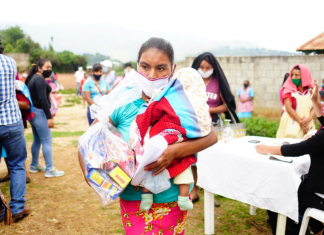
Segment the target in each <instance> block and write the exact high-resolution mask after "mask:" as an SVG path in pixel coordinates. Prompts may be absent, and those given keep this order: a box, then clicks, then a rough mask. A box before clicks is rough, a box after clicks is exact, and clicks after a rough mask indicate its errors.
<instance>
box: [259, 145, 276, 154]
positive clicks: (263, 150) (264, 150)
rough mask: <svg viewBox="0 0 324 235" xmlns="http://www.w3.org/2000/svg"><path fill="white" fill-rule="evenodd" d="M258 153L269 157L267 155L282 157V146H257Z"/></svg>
mask: <svg viewBox="0 0 324 235" xmlns="http://www.w3.org/2000/svg"><path fill="white" fill-rule="evenodd" d="M255 149H256V151H257V153H260V154H263V155H267V154H274V155H282V153H281V146H268V145H263V144H261V145H257V146H255Z"/></svg>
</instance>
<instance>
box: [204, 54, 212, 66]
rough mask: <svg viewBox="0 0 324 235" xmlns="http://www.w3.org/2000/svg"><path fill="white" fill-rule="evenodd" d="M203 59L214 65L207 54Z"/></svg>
mask: <svg viewBox="0 0 324 235" xmlns="http://www.w3.org/2000/svg"><path fill="white" fill-rule="evenodd" d="M203 60H204V61H207V63H208V64H210V65H211V66H212V62H211V60H210V58H209V56H206V57H205V58H204V59H203ZM212 67H213V66H212Z"/></svg>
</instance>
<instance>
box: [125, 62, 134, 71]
mask: <svg viewBox="0 0 324 235" xmlns="http://www.w3.org/2000/svg"><path fill="white" fill-rule="evenodd" d="M127 67H131V68H132V64H131V63H130V62H128V63H125V64H124V69H125V68H127Z"/></svg>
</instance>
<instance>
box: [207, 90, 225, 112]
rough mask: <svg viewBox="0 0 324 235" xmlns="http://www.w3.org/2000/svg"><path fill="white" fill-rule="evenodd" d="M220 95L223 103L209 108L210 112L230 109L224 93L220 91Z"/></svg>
mask: <svg viewBox="0 0 324 235" xmlns="http://www.w3.org/2000/svg"><path fill="white" fill-rule="evenodd" d="M219 95H220V97H221V99H222V102H223V104H221V105H219V106H217V107H214V108H210V109H209V112H210V113H224V112H227V111H228V109H227V106H226V105H225V100H224V99H223V96H222V93H219Z"/></svg>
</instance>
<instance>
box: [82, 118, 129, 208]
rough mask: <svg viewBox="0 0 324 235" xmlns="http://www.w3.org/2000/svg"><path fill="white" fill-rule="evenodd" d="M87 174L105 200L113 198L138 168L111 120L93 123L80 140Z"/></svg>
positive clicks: (89, 180)
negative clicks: (109, 122) (105, 122)
mask: <svg viewBox="0 0 324 235" xmlns="http://www.w3.org/2000/svg"><path fill="white" fill-rule="evenodd" d="M78 147H79V151H80V153H81V155H82V157H83V161H84V165H85V168H86V169H85V170H86V177H87V180H88V182H89V184H90V186H91V187H92V188H93V189H94V190H95V192H96V193H97V194H98V195H99V197H100V199H101V201H102V204H103V205H107V204H109V203H111V202H113V201H114V200H115V199H116V198H117V197H118V196H119V195H120V194H121V192H122V191H123V190H124V189H125V188H126V186H127V185H128V184H129V182H130V181H131V179H132V177H133V175H134V172H135V162H134V153H133V151H132V150H131V149H130V148H129V147H128V144H127V143H126V142H125V141H124V140H123V139H122V138H121V134H120V132H119V131H118V130H117V129H116V128H115V127H113V126H112V125H111V124H108V125H105V124H102V123H100V122H98V123H96V124H95V125H93V126H91V127H90V128H89V129H88V131H87V132H86V133H85V134H83V135H82V136H81V137H80V139H79V143H78Z"/></svg>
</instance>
